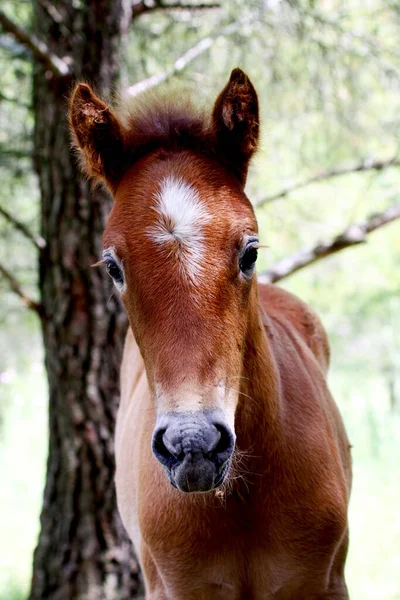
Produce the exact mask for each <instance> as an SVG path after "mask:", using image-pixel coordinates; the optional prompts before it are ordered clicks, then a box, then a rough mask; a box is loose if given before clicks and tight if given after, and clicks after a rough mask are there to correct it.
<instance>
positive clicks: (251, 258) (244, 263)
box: [239, 244, 258, 275]
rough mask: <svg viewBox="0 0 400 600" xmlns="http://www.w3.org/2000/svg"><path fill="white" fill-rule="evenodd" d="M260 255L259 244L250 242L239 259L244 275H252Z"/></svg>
mask: <svg viewBox="0 0 400 600" xmlns="http://www.w3.org/2000/svg"><path fill="white" fill-rule="evenodd" d="M257 256H258V250H257V246H253V245H251V244H249V245H248V246H247V248H246V249H245V251H244V252H243V254H242V256H241V257H240V259H239V268H240V270H241V271H242V273H243V274H244V275H251V274H252V272H253V270H254V267H255V265H256V260H257Z"/></svg>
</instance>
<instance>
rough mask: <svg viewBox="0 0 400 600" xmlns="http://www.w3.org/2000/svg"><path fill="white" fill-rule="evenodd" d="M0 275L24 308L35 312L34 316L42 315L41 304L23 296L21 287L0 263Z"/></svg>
mask: <svg viewBox="0 0 400 600" xmlns="http://www.w3.org/2000/svg"><path fill="white" fill-rule="evenodd" d="M0 273H1V275H3V277H4V279H6V280H7V281H8V283H9V285H10V288H11V289H12V291H13V292H15V294H17V296H19V298H20V299H21V300H22V302H23V303H24V304H25V306H27V307H28V308H29V309H31V310H33V311H35V313H36V314H38V315H39V316H41V315H42V306H41V304H39V302H36V301H35V300H32V298H29V296H27V295H26V294H25V292H23V291H22V289H21V286H20V284H19V283H18V281H17V280H16V279H15V277H14V276H13V275H12V274H11V273H10V271H8V270H7V269H6V268H5V267H3V265H2V264H1V263H0Z"/></svg>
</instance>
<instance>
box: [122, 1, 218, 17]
mask: <svg viewBox="0 0 400 600" xmlns="http://www.w3.org/2000/svg"><path fill="white" fill-rule="evenodd" d="M214 8H221V4H220V3H219V2H212V3H209V4H207V3H206V2H201V3H200V4H190V3H188V2H171V3H170V4H165V3H164V2H163V1H162V0H153V2H149V0H147V1H146V0H142V1H140V0H139V1H138V2H133V3H132V21H134V20H135V19H137V18H138V17H140V16H141V15H144V14H146V13H149V12H154V11H155V10H208V9H214Z"/></svg>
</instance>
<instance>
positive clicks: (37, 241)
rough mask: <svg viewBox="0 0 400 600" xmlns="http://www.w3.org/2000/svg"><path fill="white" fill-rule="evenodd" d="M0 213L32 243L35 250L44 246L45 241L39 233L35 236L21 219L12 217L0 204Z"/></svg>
mask: <svg viewBox="0 0 400 600" xmlns="http://www.w3.org/2000/svg"><path fill="white" fill-rule="evenodd" d="M0 215H2V216H3V217H4V218H5V219H6V220H7V221H8V222H9V223H11V225H12V226H13V227H14V228H15V229H17V230H18V231H20V232H21V233H22V235H24V236H25V237H26V238H27V239H28V240H29V241H30V242H32V244H33V245H34V246H35V248H36V249H37V250H39V252H40V251H41V250H43V248H45V247H46V241H45V240H44V239H43V238H42V237H41V236H40V235H39V236H35V235H34V234H33V233H32V232H31V231H30V229H29V228H28V227H27V226H26V225H24V223H21V221H18V219H16V218H15V217H13V216H12V214H11V213H9V212H8V210H6V209H5V208H3V207H2V206H0Z"/></svg>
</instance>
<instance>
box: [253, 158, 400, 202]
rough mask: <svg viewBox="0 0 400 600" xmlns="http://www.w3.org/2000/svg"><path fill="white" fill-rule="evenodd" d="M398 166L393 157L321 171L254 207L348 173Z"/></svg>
mask: <svg viewBox="0 0 400 600" xmlns="http://www.w3.org/2000/svg"><path fill="white" fill-rule="evenodd" d="M398 166H400V160H399V159H398V158H397V156H395V157H393V158H390V159H388V160H368V159H367V160H364V161H362V162H361V163H358V164H355V165H349V166H347V167H339V168H337V169H331V170H328V171H322V172H321V173H317V174H316V175H313V176H312V177H309V178H308V179H305V180H304V181H300V182H298V183H293V184H292V185H289V186H287V187H286V188H284V189H283V190H280V191H279V192H276V193H275V194H271V196H267V197H266V198H262V199H261V200H256V202H255V203H254V206H256V207H259V206H263V205H264V204H269V203H270V202H274V200H279V198H284V197H285V196H288V195H289V194H291V193H292V192H294V191H296V190H300V189H302V188H305V187H307V186H309V185H311V184H313V183H320V182H321V181H325V180H327V179H333V178H334V177H341V176H342V175H348V174H350V173H361V172H362V171H382V170H383V169H387V168H388V167H398Z"/></svg>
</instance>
